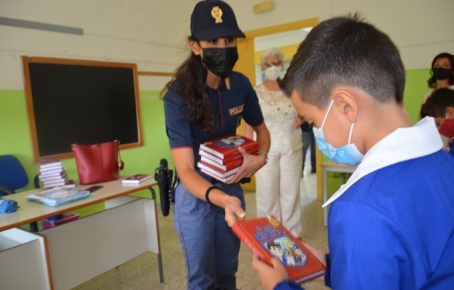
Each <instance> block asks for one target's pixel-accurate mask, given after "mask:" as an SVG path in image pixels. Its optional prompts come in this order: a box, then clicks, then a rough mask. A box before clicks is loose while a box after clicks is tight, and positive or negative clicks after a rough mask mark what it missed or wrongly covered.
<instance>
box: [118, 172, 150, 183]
mask: <svg viewBox="0 0 454 290" xmlns="http://www.w3.org/2000/svg"><path fill="white" fill-rule="evenodd" d="M152 177H153V175H151V174H144V173H139V174H136V175H132V176H128V177H126V178H124V179H122V180H121V183H123V184H139V183H141V182H142V181H145V180H148V179H150V178H152Z"/></svg>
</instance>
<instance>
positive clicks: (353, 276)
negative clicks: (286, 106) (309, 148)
mask: <svg viewBox="0 0 454 290" xmlns="http://www.w3.org/2000/svg"><path fill="white" fill-rule="evenodd" d="M404 85H405V70H404V67H403V64H402V61H401V59H400V56H399V52H398V50H397V48H396V46H395V45H394V44H393V43H392V42H391V40H390V39H389V37H388V36H387V35H386V34H384V33H382V32H380V31H379V30H377V29H376V28H375V27H374V26H372V25H370V24H368V23H365V22H363V21H362V20H360V19H358V17H357V16H353V17H338V18H333V19H330V20H327V21H324V22H322V23H320V24H319V25H318V26H317V27H315V28H314V29H313V30H312V31H311V32H310V33H309V35H308V36H307V38H306V39H305V40H304V41H303V42H302V43H301V45H300V46H299V48H298V51H297V53H296V54H295V56H294V58H293V60H292V62H291V64H290V67H289V69H288V71H287V74H286V76H285V78H284V79H283V80H282V83H281V87H282V88H283V89H284V91H285V92H286V94H287V95H289V96H291V98H292V102H293V104H294V106H295V107H296V109H297V111H298V113H299V114H300V116H301V117H303V118H304V119H305V120H307V121H308V122H311V123H313V124H314V134H315V139H316V142H317V144H318V146H319V148H320V149H321V150H322V151H323V153H324V154H325V155H327V156H328V157H329V158H331V159H332V160H333V161H335V162H338V163H343V164H349V165H358V167H357V169H356V170H355V172H354V173H353V174H352V176H351V177H350V178H349V180H348V181H347V183H346V184H345V185H343V186H342V187H341V188H340V189H339V190H338V191H337V192H336V193H335V194H334V195H333V196H332V197H331V198H330V199H329V200H328V201H327V202H326V203H325V204H324V206H327V205H328V204H331V209H330V213H329V219H328V243H329V254H328V255H326V256H325V257H323V253H321V252H319V251H317V250H315V249H314V250H313V252H314V253H315V254H316V255H318V256H319V257H321V258H322V259H323V260H325V262H326V265H327V271H326V273H325V276H324V282H325V285H327V286H329V287H331V288H332V289H336V290H337V289H349V290H351V289H368V290H374V289H380V290H383V289H454V258H453V257H454V178H453V176H452V173H453V172H454V160H453V158H452V157H451V156H449V155H448V154H447V153H446V152H445V151H444V150H443V144H442V141H441V138H440V136H439V134H438V131H437V127H436V126H435V121H434V119H433V118H431V117H426V118H424V119H422V120H420V121H419V122H418V123H417V124H416V125H414V124H413V123H412V121H411V120H410V118H409V116H408V114H407V112H406V111H405V108H404V106H403V91H404ZM273 264H274V268H273V267H269V266H268V265H266V264H264V263H262V262H261V261H260V260H258V259H257V258H254V260H253V267H254V268H255V269H256V270H257V271H258V273H259V275H260V277H261V280H262V282H263V284H264V285H265V288H266V289H276V290H277V289H301V287H300V285H297V284H295V283H293V282H291V281H288V280H287V277H288V276H287V275H286V272H285V270H284V268H283V267H282V265H281V264H280V263H279V262H278V261H277V260H273Z"/></svg>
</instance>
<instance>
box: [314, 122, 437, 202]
mask: <svg viewBox="0 0 454 290" xmlns="http://www.w3.org/2000/svg"><path fill="white" fill-rule="evenodd" d="M442 147H443V142H442V141H441V138H440V135H439V134H438V130H437V127H436V125H435V120H434V118H432V117H425V118H424V119H422V120H420V121H419V122H418V123H416V125H415V126H413V127H409V128H399V129H397V130H396V131H394V132H392V133H391V134H389V135H388V136H387V137H385V138H384V139H382V140H381V141H380V142H378V143H377V144H375V145H374V146H373V147H372V148H371V149H370V150H369V151H368V152H367V153H366V155H365V156H364V159H363V161H362V162H361V163H360V164H359V165H358V167H357V169H356V170H355V171H354V172H353V174H352V176H351V177H350V178H349V179H348V181H347V182H346V183H345V184H344V185H342V186H341V187H340V188H339V190H338V191H337V192H335V193H334V194H333V195H332V196H331V198H329V199H328V201H326V202H325V203H324V204H323V207H325V206H327V205H329V204H330V203H332V202H333V201H335V200H336V199H337V198H339V196H341V195H342V194H343V193H344V192H345V191H346V190H347V189H348V188H349V187H350V186H352V185H353V184H354V183H355V182H357V181H358V180H359V179H361V178H362V177H363V176H365V175H367V174H369V173H371V172H374V171H377V170H378V169H380V168H384V167H386V166H389V165H392V164H395V163H398V162H402V161H405V160H410V159H414V158H417V157H421V156H425V155H428V154H431V153H434V152H437V151H438V150H440V149H442Z"/></svg>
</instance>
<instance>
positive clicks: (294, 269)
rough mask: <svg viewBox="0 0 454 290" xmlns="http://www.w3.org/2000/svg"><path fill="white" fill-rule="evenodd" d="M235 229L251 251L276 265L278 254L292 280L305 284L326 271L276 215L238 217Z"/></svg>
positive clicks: (233, 228) (266, 261) (269, 263)
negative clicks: (274, 259) (251, 217)
mask: <svg viewBox="0 0 454 290" xmlns="http://www.w3.org/2000/svg"><path fill="white" fill-rule="evenodd" d="M232 230H233V232H234V233H235V234H236V235H237V236H238V237H239V238H240V239H241V241H242V242H244V243H245V244H246V246H247V247H248V248H249V250H250V251H251V252H252V253H253V254H255V255H257V256H258V257H259V258H260V259H261V260H262V261H264V262H265V263H267V264H268V265H270V266H272V264H271V258H272V257H275V258H277V259H279V260H280V261H281V263H282V264H283V265H284V267H285V269H286V270H287V273H288V275H289V279H290V280H292V281H294V282H296V283H301V282H303V281H306V280H311V279H314V278H316V277H319V276H321V275H323V274H324V273H325V269H326V267H325V265H324V264H323V263H322V262H321V261H320V260H319V259H318V258H317V257H316V256H315V255H314V254H312V252H311V251H310V250H309V249H308V248H307V247H306V246H305V245H304V244H303V242H302V241H300V240H299V239H297V238H295V237H294V236H293V235H292V234H291V233H290V231H289V230H288V229H287V228H286V227H285V226H284V225H283V224H282V223H281V222H279V221H278V220H277V219H276V218H275V217H274V216H272V215H268V216H266V217H258V218H253V219H246V220H238V221H236V222H235V223H234V224H233V226H232Z"/></svg>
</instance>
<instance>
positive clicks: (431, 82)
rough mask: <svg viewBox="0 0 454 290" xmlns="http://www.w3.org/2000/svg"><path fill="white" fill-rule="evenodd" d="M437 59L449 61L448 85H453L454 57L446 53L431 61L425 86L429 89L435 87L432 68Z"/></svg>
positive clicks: (435, 82)
mask: <svg viewBox="0 0 454 290" xmlns="http://www.w3.org/2000/svg"><path fill="white" fill-rule="evenodd" d="M439 58H447V59H449V62H450V63H451V76H450V77H449V84H450V85H452V84H454V55H452V54H450V53H447V52H442V53H440V54H437V55H436V56H435V57H434V59H433V60H432V65H431V67H430V79H428V80H427V84H428V85H429V88H435V87H436V86H437V80H436V79H435V77H434V73H433V70H432V69H433V68H434V64H435V62H436V61H437V59H439Z"/></svg>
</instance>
